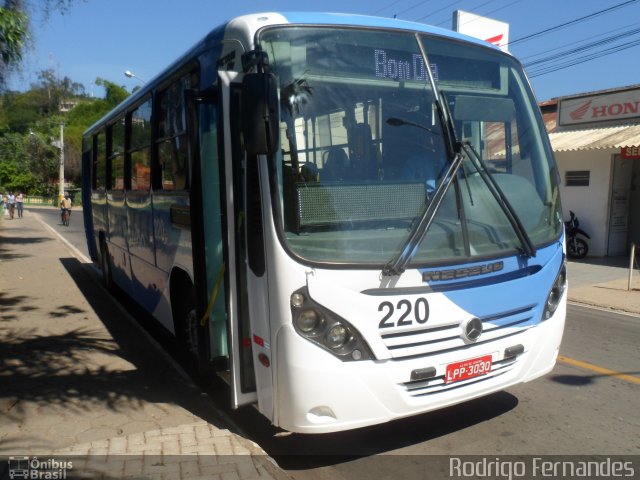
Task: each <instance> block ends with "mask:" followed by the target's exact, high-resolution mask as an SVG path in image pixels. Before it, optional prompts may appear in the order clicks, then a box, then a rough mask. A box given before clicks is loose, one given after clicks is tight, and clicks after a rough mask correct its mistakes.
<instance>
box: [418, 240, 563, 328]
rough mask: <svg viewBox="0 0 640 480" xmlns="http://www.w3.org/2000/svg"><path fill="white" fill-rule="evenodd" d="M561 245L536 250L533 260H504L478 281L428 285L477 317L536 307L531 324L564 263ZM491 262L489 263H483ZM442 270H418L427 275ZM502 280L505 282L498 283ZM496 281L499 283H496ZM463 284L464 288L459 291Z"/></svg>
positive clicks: (468, 280) (464, 280)
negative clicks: (497, 269)
mask: <svg viewBox="0 0 640 480" xmlns="http://www.w3.org/2000/svg"><path fill="white" fill-rule="evenodd" d="M561 245H562V244H561V243H553V244H552V245H549V246H547V247H545V248H541V249H539V250H538V251H537V254H536V257H534V258H532V259H523V257H510V258H507V259H503V260H502V261H503V262H504V268H503V269H502V270H500V271H498V272H494V273H490V274H484V275H482V276H481V278H478V279H477V280H476V279H472V278H467V279H460V280H449V281H430V282H428V284H429V286H430V287H432V288H433V289H434V291H437V292H439V293H441V294H443V295H445V296H446V297H447V298H448V299H449V300H450V301H451V302H453V303H455V304H456V305H458V306H459V307H460V308H462V309H464V310H465V311H466V312H469V313H470V314H471V315H474V316H477V317H485V316H487V315H491V314H492V313H493V312H495V306H496V305H497V304H499V305H500V309H501V310H510V309H515V308H518V307H520V306H522V305H535V311H536V314H535V319H534V320H533V321H534V322H537V321H539V319H540V318H541V315H542V312H543V309H544V305H545V302H546V299H547V296H548V294H549V292H550V290H551V287H552V285H553V282H554V281H555V279H556V276H557V275H558V272H559V271H560V267H561V265H562V261H563V254H562V247H561ZM485 263H490V262H485ZM476 265H480V264H478V263H473V264H464V265H460V267H461V268H462V267H464V268H467V267H472V266H476ZM523 269H525V270H524V271H527V270H529V271H531V272H535V273H534V274H530V275H525V276H522V277H521V278H509V276H510V275H513V274H514V273H517V272H521V271H523ZM435 270H447V269H446V268H441V269H420V270H419V271H420V272H421V273H426V272H430V271H435ZM501 278H505V279H506V280H507V281H504V282H500V279H501ZM496 282H499V283H496ZM462 285H464V287H465V288H461V286H462ZM459 287H460V288H459Z"/></svg>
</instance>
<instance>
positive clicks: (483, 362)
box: [444, 355, 492, 383]
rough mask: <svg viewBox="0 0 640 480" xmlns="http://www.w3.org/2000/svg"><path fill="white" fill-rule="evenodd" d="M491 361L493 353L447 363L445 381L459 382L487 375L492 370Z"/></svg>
mask: <svg viewBox="0 0 640 480" xmlns="http://www.w3.org/2000/svg"><path fill="white" fill-rule="evenodd" d="M491 363H492V357H491V355H485V356H484V357H479V358H473V359H471V360H464V361H462V362H457V363H451V364H449V365H447V370H446V372H445V376H444V383H452V382H459V381H460V380H466V379H468V378H473V377H478V376H480V375H486V374H487V373H489V372H490V371H491Z"/></svg>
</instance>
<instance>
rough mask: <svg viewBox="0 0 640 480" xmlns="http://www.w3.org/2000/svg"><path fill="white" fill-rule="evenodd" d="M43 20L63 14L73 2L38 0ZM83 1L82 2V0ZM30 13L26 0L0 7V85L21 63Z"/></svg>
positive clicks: (72, 0)
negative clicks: (56, 13) (56, 12)
mask: <svg viewBox="0 0 640 480" xmlns="http://www.w3.org/2000/svg"><path fill="white" fill-rule="evenodd" d="M39 1H40V8H41V9H42V11H43V13H44V16H45V18H47V17H48V16H49V15H50V14H51V12H53V11H54V10H57V11H59V12H61V13H65V12H66V11H67V10H68V9H69V8H70V7H71V5H72V4H73V3H74V1H75V0H39ZM83 1H84V0H83ZM29 19H30V12H29V8H28V5H27V1H26V0H4V5H3V6H2V7H0V85H2V86H3V85H4V84H5V82H6V78H7V74H8V73H9V72H11V71H12V70H13V69H15V68H16V67H18V66H19V65H20V63H21V62H22V57H23V54H24V50H25V48H26V45H27V41H28V39H29V30H30V25H29Z"/></svg>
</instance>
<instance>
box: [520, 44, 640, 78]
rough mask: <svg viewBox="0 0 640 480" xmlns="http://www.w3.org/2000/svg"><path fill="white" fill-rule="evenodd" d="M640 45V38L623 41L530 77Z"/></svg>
mask: <svg viewBox="0 0 640 480" xmlns="http://www.w3.org/2000/svg"><path fill="white" fill-rule="evenodd" d="M638 45H640V39H638V40H634V41H632V42H627V43H623V44H621V45H617V46H615V47H610V48H607V49H605V50H602V51H600V52H595V53H591V54H589V55H583V56H581V57H578V58H575V59H572V60H568V61H566V62H565V63H560V64H556V65H550V66H547V67H542V68H540V69H539V70H534V71H533V72H531V73H529V74H528V76H529V78H534V77H540V76H542V75H546V74H548V73H552V72H557V71H558V70H563V69H565V68H569V67H573V66H575V65H579V64H581V63H585V62H589V61H591V60H595V59H597V58H601V57H605V56H607V55H611V54H613V53H618V52H621V51H623V50H627V49H629V48H632V47H635V46H638Z"/></svg>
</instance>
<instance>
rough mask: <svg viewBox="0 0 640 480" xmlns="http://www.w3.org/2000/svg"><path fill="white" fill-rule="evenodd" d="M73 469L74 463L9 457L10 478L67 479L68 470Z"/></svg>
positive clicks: (53, 459)
mask: <svg viewBox="0 0 640 480" xmlns="http://www.w3.org/2000/svg"><path fill="white" fill-rule="evenodd" d="M72 468H73V462H70V461H64V460H56V459H55V458H47V459H45V460H39V459H38V457H33V458H30V457H9V478H10V479H11V480H13V479H14V478H25V479H27V478H32V479H42V480H45V479H51V480H54V479H66V478H67V470H71V469H72Z"/></svg>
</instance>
